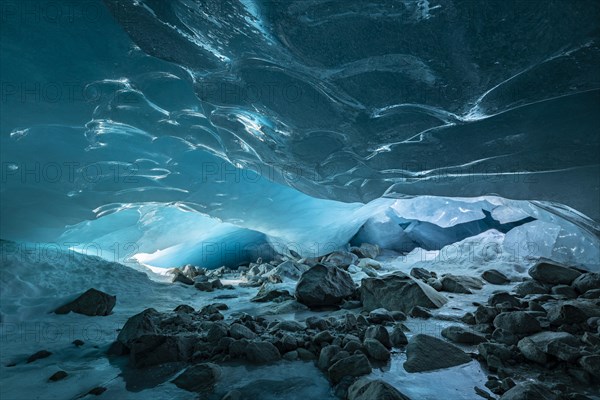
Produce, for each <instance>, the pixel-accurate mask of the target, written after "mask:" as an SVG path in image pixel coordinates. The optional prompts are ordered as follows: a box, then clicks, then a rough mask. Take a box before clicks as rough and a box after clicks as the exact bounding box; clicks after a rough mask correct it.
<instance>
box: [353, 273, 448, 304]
mask: <svg viewBox="0 0 600 400" xmlns="http://www.w3.org/2000/svg"><path fill="white" fill-rule="evenodd" d="M360 295H361V299H362V302H363V308H364V309H365V310H366V311H372V310H375V309H377V308H385V309H387V310H389V311H402V312H404V313H408V312H410V310H412V308H413V307H415V306H422V307H427V308H439V307H441V306H443V305H444V304H445V303H446V302H447V300H446V298H445V297H444V296H442V295H441V294H439V293H438V292H437V291H435V289H433V288H432V287H431V286H428V285H426V284H425V283H423V282H421V281H418V280H415V279H413V278H411V277H409V276H408V275H406V274H403V273H401V272H397V273H394V274H390V275H385V276H383V277H380V278H365V279H363V280H362V284H361V287H360Z"/></svg>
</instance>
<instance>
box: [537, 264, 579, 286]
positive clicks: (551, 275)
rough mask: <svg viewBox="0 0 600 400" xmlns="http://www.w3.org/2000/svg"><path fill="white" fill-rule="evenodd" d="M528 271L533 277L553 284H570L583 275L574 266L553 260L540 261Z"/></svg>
mask: <svg viewBox="0 0 600 400" xmlns="http://www.w3.org/2000/svg"><path fill="white" fill-rule="evenodd" d="M528 272H529V276H531V277H532V278H533V279H535V280H537V281H540V282H544V283H551V284H553V285H558V284H563V285H570V284H571V283H572V282H573V281H574V280H575V279H576V278H578V277H579V276H580V275H581V272H579V271H577V270H574V269H573V268H569V267H566V266H564V265H559V264H555V263H551V262H540V263H538V264H536V265H534V266H533V267H531V268H530V269H529V271H528Z"/></svg>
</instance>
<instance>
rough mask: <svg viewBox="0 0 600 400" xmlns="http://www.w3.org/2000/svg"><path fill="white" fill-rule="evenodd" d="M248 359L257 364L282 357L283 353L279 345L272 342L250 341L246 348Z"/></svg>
mask: <svg viewBox="0 0 600 400" xmlns="http://www.w3.org/2000/svg"><path fill="white" fill-rule="evenodd" d="M245 354H246V358H247V359H248V361H250V362H252V363H255V364H265V363H270V362H274V361H278V360H280V359H281V354H280V353H279V350H277V347H275V345H273V343H271V342H266V341H259V342H250V343H248V346H247V347H246V349H245Z"/></svg>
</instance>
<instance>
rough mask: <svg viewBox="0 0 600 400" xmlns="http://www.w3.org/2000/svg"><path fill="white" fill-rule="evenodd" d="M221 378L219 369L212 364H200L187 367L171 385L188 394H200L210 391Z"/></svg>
mask: <svg viewBox="0 0 600 400" xmlns="http://www.w3.org/2000/svg"><path fill="white" fill-rule="evenodd" d="M220 377H221V368H220V367H219V366H218V365H216V364H212V363H202V364H196V365H192V366H191V367H188V368H187V369H186V370H185V371H183V373H181V374H180V375H179V376H177V378H175V379H173V381H172V382H173V383H174V384H175V385H176V386H177V387H178V388H181V389H184V390H187V391H189V392H202V391H208V390H211V389H212V388H213V387H214V385H215V384H216V383H217V381H218V380H219V378H220Z"/></svg>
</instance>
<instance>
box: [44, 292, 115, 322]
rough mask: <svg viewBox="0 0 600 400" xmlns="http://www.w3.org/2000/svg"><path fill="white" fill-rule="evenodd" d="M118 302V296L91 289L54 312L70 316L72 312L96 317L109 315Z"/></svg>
mask: <svg viewBox="0 0 600 400" xmlns="http://www.w3.org/2000/svg"><path fill="white" fill-rule="evenodd" d="M116 302H117V296H111V295H110V294H107V293H104V292H102V291H100V290H96V289H93V288H92V289H89V290H87V291H86V292H85V293H83V294H82V295H80V296H79V297H77V298H76V299H75V300H73V301H71V302H70V303H67V304H64V305H62V306H60V307H58V308H57V309H56V310H55V311H54V312H55V313H57V314H68V313H70V312H71V311H72V312H74V313H77V314H83V315H89V316H96V315H102V316H104V315H109V314H110V313H111V312H112V309H113V308H114V306H115V304H116Z"/></svg>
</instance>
